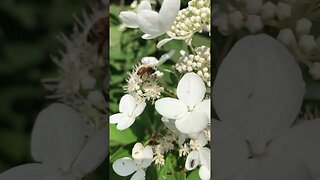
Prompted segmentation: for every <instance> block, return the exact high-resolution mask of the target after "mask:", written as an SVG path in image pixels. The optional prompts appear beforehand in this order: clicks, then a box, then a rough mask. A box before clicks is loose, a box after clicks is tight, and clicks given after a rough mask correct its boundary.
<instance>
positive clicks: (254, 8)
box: [246, 0, 263, 14]
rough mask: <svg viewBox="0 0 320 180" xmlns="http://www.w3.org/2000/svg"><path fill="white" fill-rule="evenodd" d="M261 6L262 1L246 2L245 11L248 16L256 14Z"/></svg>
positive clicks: (251, 0)
mask: <svg viewBox="0 0 320 180" xmlns="http://www.w3.org/2000/svg"><path fill="white" fill-rule="evenodd" d="M262 4H263V1H262V0H246V9H247V11H248V13H249V14H258V13H259V12H260V9H261V7H262Z"/></svg>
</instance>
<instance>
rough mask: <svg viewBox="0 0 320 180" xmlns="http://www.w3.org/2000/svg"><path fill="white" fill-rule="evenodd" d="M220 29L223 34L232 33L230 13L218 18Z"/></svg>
mask: <svg viewBox="0 0 320 180" xmlns="http://www.w3.org/2000/svg"><path fill="white" fill-rule="evenodd" d="M218 30H219V32H220V33H221V34H223V35H228V34H229V33H230V27H229V20H228V15H227V14H223V15H221V16H220V17H219V19H218Z"/></svg>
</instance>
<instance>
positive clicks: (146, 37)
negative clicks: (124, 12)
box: [142, 34, 159, 39]
mask: <svg viewBox="0 0 320 180" xmlns="http://www.w3.org/2000/svg"><path fill="white" fill-rule="evenodd" d="M158 36H159V34H154V35H151V34H144V35H142V39H153V38H156V37H158Z"/></svg>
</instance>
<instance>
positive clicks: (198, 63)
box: [175, 46, 211, 87]
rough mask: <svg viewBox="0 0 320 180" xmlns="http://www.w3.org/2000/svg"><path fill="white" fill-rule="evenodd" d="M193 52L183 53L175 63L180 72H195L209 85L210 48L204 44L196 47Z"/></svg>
mask: <svg viewBox="0 0 320 180" xmlns="http://www.w3.org/2000/svg"><path fill="white" fill-rule="evenodd" d="M194 51H195V54H187V53H184V55H183V56H181V57H180V60H179V62H178V63H177V64H176V66H175V67H176V69H177V70H178V71H179V72H180V73H184V72H195V73H197V74H198V75H199V76H200V77H201V78H202V80H203V81H204V82H206V83H207V85H208V86H209V87H210V83H211V60H210V48H209V47H206V46H201V47H196V48H195V49H194Z"/></svg>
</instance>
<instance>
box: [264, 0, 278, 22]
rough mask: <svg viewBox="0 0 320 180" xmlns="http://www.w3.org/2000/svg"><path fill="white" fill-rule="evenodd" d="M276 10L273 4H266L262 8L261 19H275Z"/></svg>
mask: <svg viewBox="0 0 320 180" xmlns="http://www.w3.org/2000/svg"><path fill="white" fill-rule="evenodd" d="M276 8H277V7H276V5H274V4H273V3H272V2H270V1H268V2H266V3H265V4H264V5H263V6H262V8H261V18H262V19H263V20H270V19H273V18H274V17H275V14H276Z"/></svg>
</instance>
